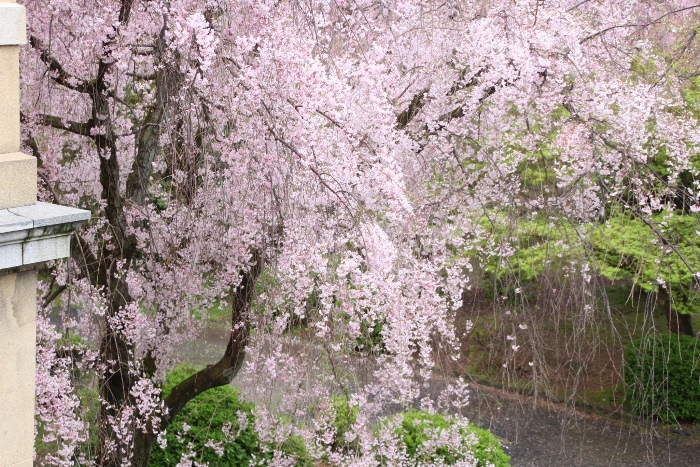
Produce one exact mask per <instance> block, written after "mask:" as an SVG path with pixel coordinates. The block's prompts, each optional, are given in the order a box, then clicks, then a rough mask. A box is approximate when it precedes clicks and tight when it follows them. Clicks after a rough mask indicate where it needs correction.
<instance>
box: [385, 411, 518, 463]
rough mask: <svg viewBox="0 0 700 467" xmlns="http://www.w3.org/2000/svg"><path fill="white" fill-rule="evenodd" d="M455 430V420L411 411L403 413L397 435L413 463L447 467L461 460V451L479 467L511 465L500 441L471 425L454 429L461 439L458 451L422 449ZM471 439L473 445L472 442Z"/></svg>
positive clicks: (442, 448) (424, 412) (443, 447)
mask: <svg viewBox="0 0 700 467" xmlns="http://www.w3.org/2000/svg"><path fill="white" fill-rule="evenodd" d="M455 427H457V421H456V419H454V418H451V417H449V416H445V415H442V414H439V413H429V412H427V411H424V410H421V411H418V410H410V411H408V412H405V413H404V414H403V418H402V420H401V424H400V425H399V427H398V428H397V430H396V434H397V435H398V436H399V439H400V440H401V441H402V442H403V443H404V445H405V447H406V452H407V453H408V455H409V457H410V458H411V459H413V460H414V461H415V463H416V464H419V463H420V464H430V463H435V462H436V461H437V460H438V459H440V460H442V462H444V464H446V465H453V464H455V463H456V462H457V461H459V460H461V459H463V458H464V452H471V453H472V455H473V456H474V458H475V459H476V460H477V465H478V466H479V467H485V466H487V465H494V466H495V467H506V466H509V465H510V456H508V455H507V454H506V453H505V452H503V449H502V447H501V443H500V441H499V439H498V438H496V437H495V436H494V435H493V434H491V432H490V431H488V430H485V429H482V428H479V427H476V426H474V425H472V424H467V425H465V426H463V427H461V426H460V427H457V429H458V431H459V434H460V437H461V440H462V442H461V445H460V446H459V447H458V448H455V447H454V446H438V447H436V448H434V449H429V450H427V451H426V450H425V449H424V448H423V446H424V444H425V443H426V442H428V441H430V440H431V439H434V438H435V436H436V435H439V434H440V433H441V432H442V431H444V430H449V429H453V428H455ZM474 436H475V437H476V443H474V442H473V437H474Z"/></svg>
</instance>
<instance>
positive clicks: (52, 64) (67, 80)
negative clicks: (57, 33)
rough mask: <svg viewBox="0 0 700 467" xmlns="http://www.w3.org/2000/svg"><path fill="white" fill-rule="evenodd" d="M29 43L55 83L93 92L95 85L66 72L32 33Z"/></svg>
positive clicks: (80, 90)
mask: <svg viewBox="0 0 700 467" xmlns="http://www.w3.org/2000/svg"><path fill="white" fill-rule="evenodd" d="M29 44H30V45H31V47H32V48H33V49H34V50H36V51H38V52H39V58H40V59H41V61H42V62H44V64H45V65H46V67H47V68H48V70H49V77H50V78H51V79H52V80H53V81H54V82H55V83H57V84H60V85H61V86H63V87H65V88H68V89H71V90H73V91H77V92H82V93H87V94H90V93H92V92H94V90H95V86H94V83H93V82H91V81H86V80H84V79H80V78H76V77H75V76H73V75H71V74H70V73H68V72H67V71H66V70H65V68H63V65H61V64H60V63H59V62H58V60H56V59H55V58H54V57H53V56H52V55H51V54H50V53H49V50H48V49H47V48H46V47H44V44H43V43H42V42H41V40H40V39H39V38H37V37H36V36H34V35H31V34H30V35H29Z"/></svg>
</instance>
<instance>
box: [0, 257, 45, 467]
mask: <svg viewBox="0 0 700 467" xmlns="http://www.w3.org/2000/svg"><path fill="white" fill-rule="evenodd" d="M36 293H37V292H36V271H26V272H20V273H18V274H6V275H1V276H0V400H2V404H0V466H2V467H4V466H9V465H13V466H14V465H15V464H16V463H19V464H18V465H32V456H33V448H34V373H35V367H36V364H35V352H36V348H35V347H36Z"/></svg>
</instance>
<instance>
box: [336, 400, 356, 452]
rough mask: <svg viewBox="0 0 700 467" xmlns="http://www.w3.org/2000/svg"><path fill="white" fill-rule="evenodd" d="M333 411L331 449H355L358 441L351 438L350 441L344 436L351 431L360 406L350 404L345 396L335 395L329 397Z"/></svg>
mask: <svg viewBox="0 0 700 467" xmlns="http://www.w3.org/2000/svg"><path fill="white" fill-rule="evenodd" d="M331 404H332V405H333V412H334V414H335V418H334V419H333V428H335V439H334V440H333V444H332V445H331V446H332V449H333V450H334V451H337V452H345V453H347V452H351V451H357V449H358V441H357V439H353V440H352V442H350V441H348V440H347V438H346V436H345V435H346V434H347V433H351V432H352V431H353V429H352V426H353V425H354V424H355V423H356V422H357V414H358V413H360V408H359V407H357V406H355V405H350V401H349V400H348V398H347V397H345V396H335V397H332V398H331Z"/></svg>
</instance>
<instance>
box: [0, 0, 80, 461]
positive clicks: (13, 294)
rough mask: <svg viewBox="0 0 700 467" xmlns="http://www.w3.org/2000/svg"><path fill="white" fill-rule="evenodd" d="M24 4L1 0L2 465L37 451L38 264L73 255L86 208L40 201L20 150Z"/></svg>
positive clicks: (32, 169)
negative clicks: (73, 241) (74, 233)
mask: <svg viewBox="0 0 700 467" xmlns="http://www.w3.org/2000/svg"><path fill="white" fill-rule="evenodd" d="M22 44H26V35H25V10H24V7H23V6H21V5H17V4H16V3H14V2H13V1H7V0H0V467H7V466H13V467H16V466H31V465H32V458H33V454H34V397H35V396H34V392H35V391H34V380H35V369H36V363H35V362H36V355H35V354H36V294H37V291H36V281H37V271H36V268H37V266H38V265H39V264H40V263H41V262H43V261H48V260H52V259H57V258H63V257H66V256H68V255H69V253H70V234H71V232H72V231H73V229H74V228H75V227H77V225H79V224H80V223H81V222H84V221H85V220H87V219H89V218H90V213H89V212H88V211H82V210H79V209H73V208H66V207H63V206H57V205H53V204H47V203H38V202H37V199H36V193H37V190H36V185H37V183H36V181H37V176H36V166H37V164H36V160H35V159H34V158H33V157H31V156H28V155H26V154H22V153H20V152H19V150H20V130H19V125H20V122H19V102H20V101H19V47H20V45H22Z"/></svg>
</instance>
